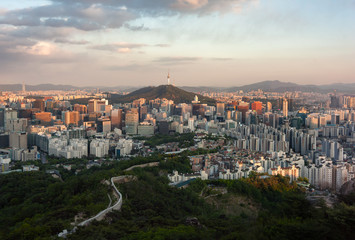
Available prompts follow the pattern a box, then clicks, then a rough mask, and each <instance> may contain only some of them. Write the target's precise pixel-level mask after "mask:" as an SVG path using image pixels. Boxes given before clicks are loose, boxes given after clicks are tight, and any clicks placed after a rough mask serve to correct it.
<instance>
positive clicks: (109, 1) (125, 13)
mask: <svg viewBox="0 0 355 240" xmlns="http://www.w3.org/2000/svg"><path fill="white" fill-rule="evenodd" d="M256 1H257V0H149V1H148V0H129V1H127V0H105V1H99V0H52V1H51V3H50V4H48V5H44V6H38V7H33V8H25V9H19V10H12V11H0V24H9V25H13V26H28V27H31V26H49V27H58V28H59V27H73V28H76V29H80V30H83V31H94V30H99V29H108V28H120V27H122V26H125V27H127V28H129V29H131V30H133V31H137V30H147V28H146V27H144V25H142V26H131V25H129V24H128V23H129V21H131V20H135V19H138V18H140V17H143V16H148V17H152V16H157V15H161V16H170V15H172V14H185V13H195V14H210V13H225V12H231V11H240V9H242V8H243V7H245V5H246V4H249V3H254V2H256Z"/></svg>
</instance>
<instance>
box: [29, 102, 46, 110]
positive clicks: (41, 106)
mask: <svg viewBox="0 0 355 240" xmlns="http://www.w3.org/2000/svg"><path fill="white" fill-rule="evenodd" d="M32 106H33V108H37V109H39V110H40V111H41V112H44V110H45V103H44V100H43V99H36V100H35V101H34V102H33V105H32Z"/></svg>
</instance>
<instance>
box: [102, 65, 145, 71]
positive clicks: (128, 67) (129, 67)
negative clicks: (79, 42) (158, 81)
mask: <svg viewBox="0 0 355 240" xmlns="http://www.w3.org/2000/svg"><path fill="white" fill-rule="evenodd" d="M147 67H148V66H147V65H140V64H128V65H112V66H108V67H105V68H104V70H109V71H140V70H145V69H147Z"/></svg>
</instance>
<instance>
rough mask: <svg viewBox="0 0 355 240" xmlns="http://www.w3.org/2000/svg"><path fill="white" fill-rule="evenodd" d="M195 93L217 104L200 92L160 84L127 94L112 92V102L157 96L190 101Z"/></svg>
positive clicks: (206, 101) (149, 98)
mask: <svg viewBox="0 0 355 240" xmlns="http://www.w3.org/2000/svg"><path fill="white" fill-rule="evenodd" d="M195 95H197V96H198V99H199V100H200V102H201V103H207V104H215V103H216V100H214V99H212V98H208V97H204V96H202V95H199V94H195V93H192V92H188V91H185V90H182V89H180V88H177V87H175V86H172V85H160V86H158V87H151V86H150V87H145V88H141V89H138V90H136V91H134V92H131V93H130V94H127V95H118V94H112V95H111V102H112V103H127V102H132V101H133V100H136V99H139V98H145V99H147V100H153V99H156V98H166V99H169V100H173V101H174V102H175V103H190V102H191V101H193V100H194V97H195Z"/></svg>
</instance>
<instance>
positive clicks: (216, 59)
mask: <svg viewBox="0 0 355 240" xmlns="http://www.w3.org/2000/svg"><path fill="white" fill-rule="evenodd" d="M211 59H212V60H214V61H232V60H234V58H219V57H218V58H211Z"/></svg>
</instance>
